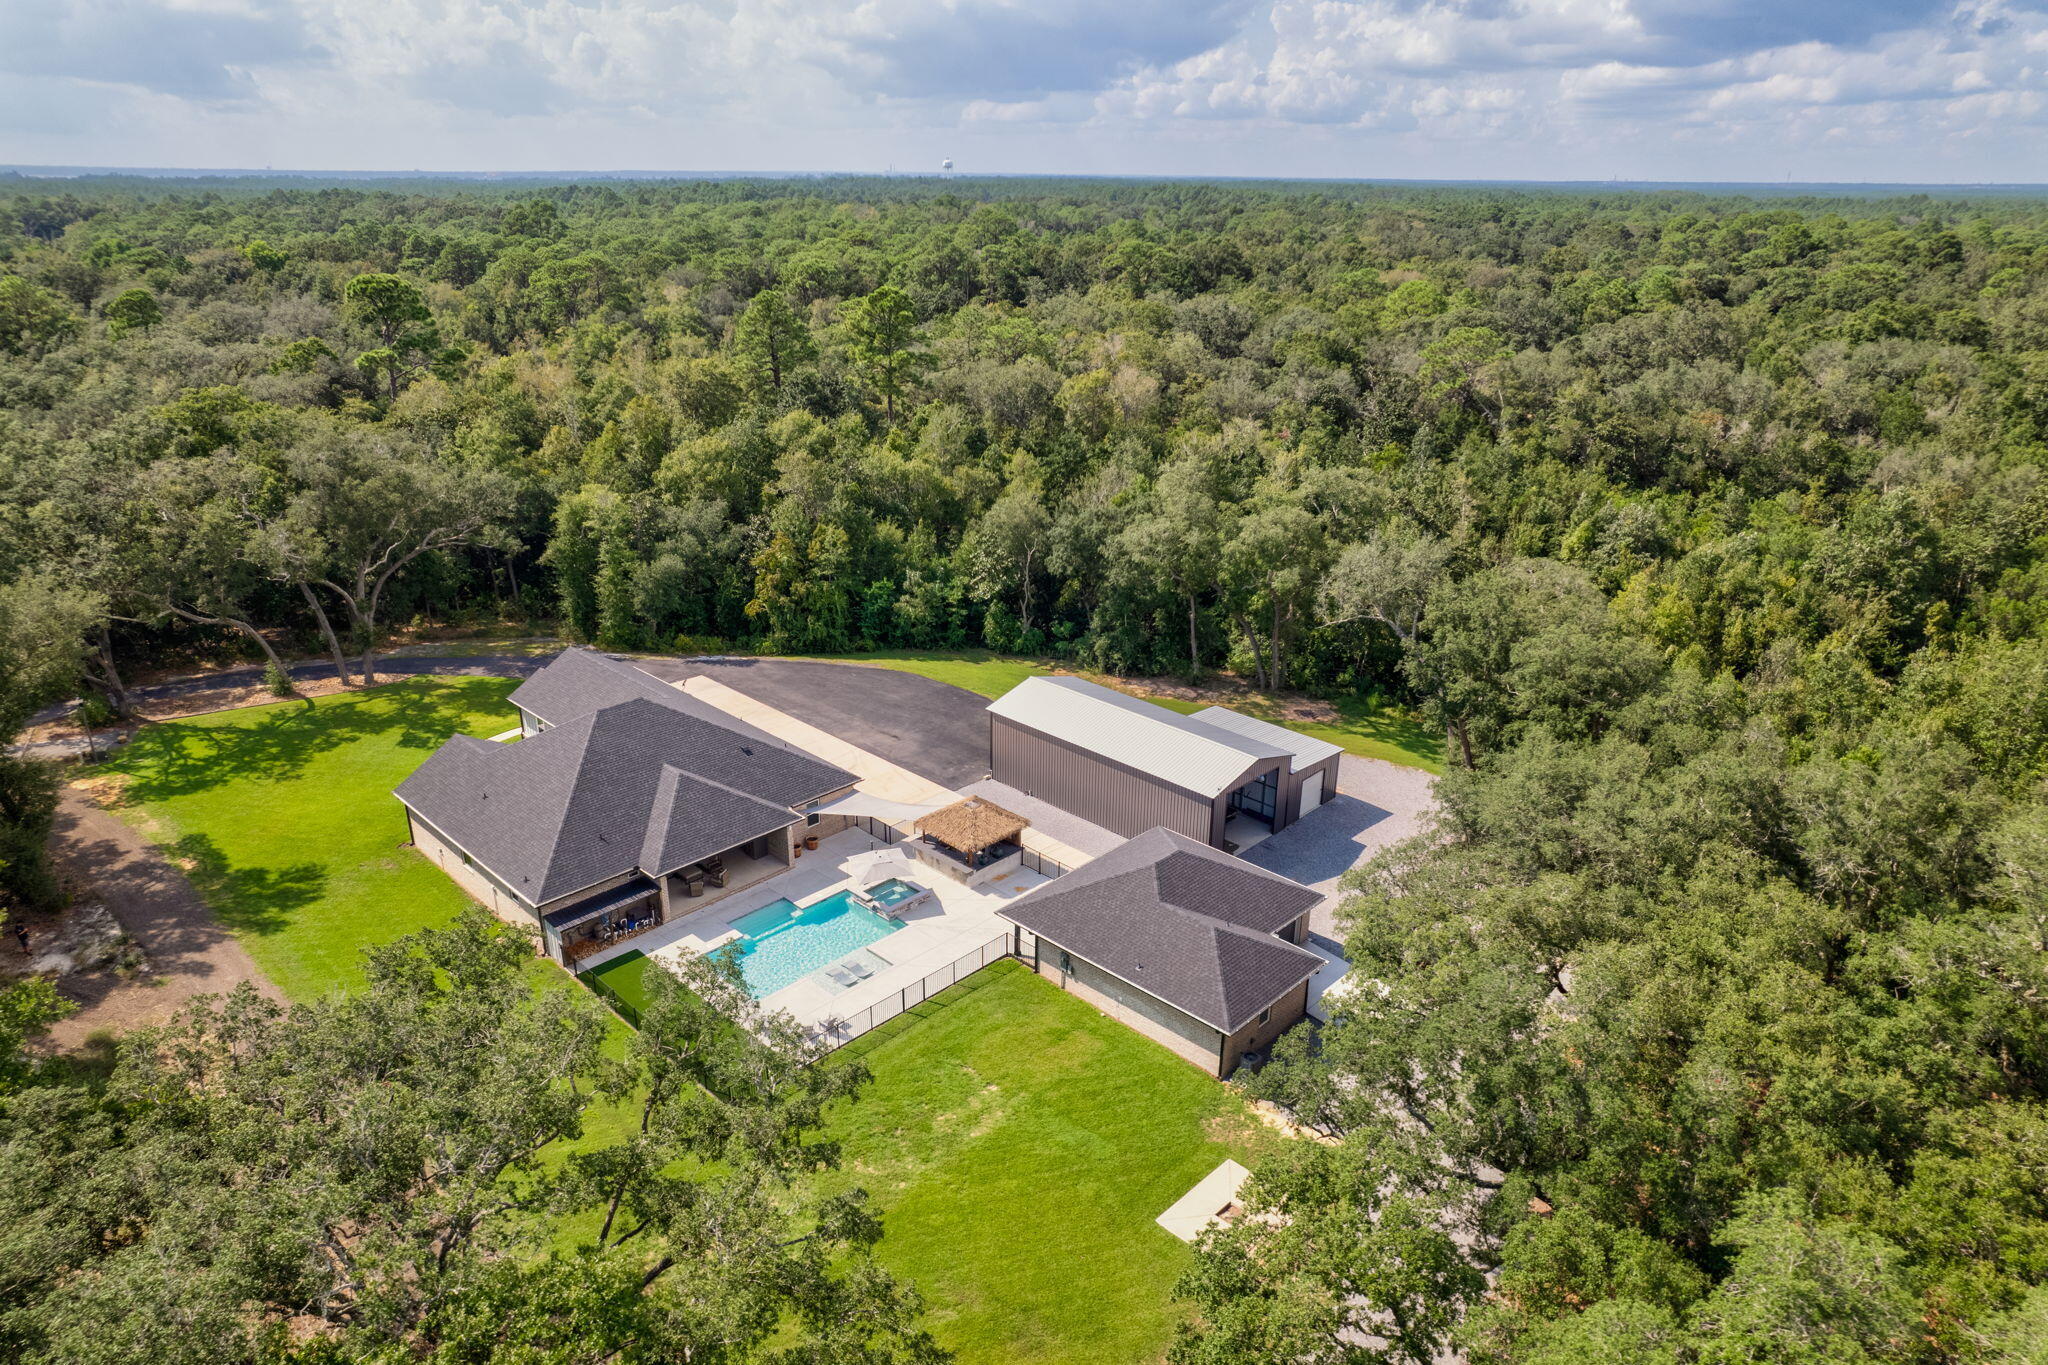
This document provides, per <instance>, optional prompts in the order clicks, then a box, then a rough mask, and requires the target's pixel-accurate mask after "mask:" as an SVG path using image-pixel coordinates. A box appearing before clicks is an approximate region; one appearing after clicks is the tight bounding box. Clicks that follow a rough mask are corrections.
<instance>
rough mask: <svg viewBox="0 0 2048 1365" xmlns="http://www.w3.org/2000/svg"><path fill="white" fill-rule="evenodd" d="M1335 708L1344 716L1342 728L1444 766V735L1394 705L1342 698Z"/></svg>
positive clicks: (1363, 737) (1438, 765)
mask: <svg viewBox="0 0 2048 1365" xmlns="http://www.w3.org/2000/svg"><path fill="white" fill-rule="evenodd" d="M1337 711H1338V714H1340V715H1341V716H1343V718H1344V721H1343V728H1344V729H1345V730H1346V731H1348V732H1350V733H1351V734H1354V735H1357V736H1359V737H1360V738H1361V739H1367V740H1372V741H1375V742H1377V743H1380V744H1385V745H1389V746H1391V747H1393V748H1396V749H1405V750H1407V751H1408V752H1409V753H1411V754H1414V755H1415V756H1416V757H1417V758H1420V759H1423V760H1425V761H1427V762H1429V763H1433V764H1435V765H1436V766H1437V767H1439V768H1441V767H1442V766H1443V762H1444V737H1443V735H1442V734H1440V733H1438V732H1437V731H1435V730H1433V729H1430V728H1429V727H1428V726H1426V725H1423V724H1421V723H1420V722H1418V721H1416V720H1414V719H1412V718H1411V717H1409V716H1407V715H1404V714H1403V713H1402V712H1401V711H1399V710H1398V709H1396V708H1395V707H1393V706H1390V705H1386V704H1383V703H1379V702H1374V701H1369V700H1368V701H1343V702H1339V703H1338V704H1337Z"/></svg>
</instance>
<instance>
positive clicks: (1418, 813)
mask: <svg viewBox="0 0 2048 1365" xmlns="http://www.w3.org/2000/svg"><path fill="white" fill-rule="evenodd" d="M1435 787H1436V778H1435V776H1434V775H1433V774H1430V773H1426V772H1423V771H1422V770H1421V769H1419V768H1404V767H1402V766H1401V765H1399V764H1398V763H1388V762H1385V761H1384V760H1382V759H1377V758H1359V757H1356V756H1355V755H1352V754H1346V755H1344V757H1343V758H1342V759H1340V760H1338V764H1337V792H1338V794H1337V796H1336V797H1334V798H1333V799H1331V800H1329V801H1326V802H1324V803H1323V805H1322V807H1321V808H1320V809H1318V810H1316V811H1315V812H1314V813H1312V814H1310V815H1309V816H1308V817H1307V818H1305V819H1302V820H1297V821H1296V822H1295V823H1293V824H1291V825H1289V826H1288V827H1287V828H1286V829H1283V830H1281V831H1280V832H1279V833H1278V834H1275V835H1274V836H1273V837H1271V838H1270V839H1264V840H1261V841H1260V842H1259V843H1256V844H1254V845H1252V846H1251V847H1250V848H1248V849H1246V850H1245V851H1244V855H1243V856H1244V860H1245V861H1246V862H1248V863H1256V864H1258V865H1259V866H1260V867H1264V868H1269V869H1271V870H1272V871H1274V872H1278V873H1279V874H1280V875H1282V876H1283V877H1292V878H1294V880H1296V881H1298V882H1301V883H1303V884H1304V885H1306V886H1312V887H1314V888H1315V889H1316V890H1318V891H1321V892H1322V893H1323V903H1322V904H1321V905H1319V906H1317V907H1316V908H1315V910H1314V912H1313V913H1312V914H1311V915H1310V917H1309V927H1310V928H1311V929H1313V930H1314V931H1315V932H1317V933H1319V934H1324V935H1327V936H1329V937H1331V938H1338V939H1341V937H1342V935H1341V934H1339V933H1338V932H1337V928H1336V908H1337V900H1338V897H1337V895H1336V890H1337V880H1338V878H1340V877H1342V876H1343V875H1344V874H1345V873H1346V872H1349V871H1350V870H1351V869H1352V868H1354V867H1356V866H1358V865H1359V864H1360V863H1363V862H1365V861H1366V860H1367V859H1369V858H1371V857H1372V856H1373V854H1375V853H1377V852H1379V851H1380V850H1381V849H1383V848H1386V847H1388V846H1389V845H1391V844H1398V843H1400V842H1401V841H1402V840H1403V839H1407V838H1410V837H1412V836H1414V835H1417V834H1420V833H1422V832H1423V831H1424V830H1425V829H1426V828H1427V827H1428V825H1429V820H1430V813H1431V812H1432V811H1434V810H1435V809H1436V796H1435Z"/></svg>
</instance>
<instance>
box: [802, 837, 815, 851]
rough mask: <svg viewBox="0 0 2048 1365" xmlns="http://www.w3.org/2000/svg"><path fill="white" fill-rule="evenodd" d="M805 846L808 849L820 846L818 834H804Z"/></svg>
mask: <svg viewBox="0 0 2048 1365" xmlns="http://www.w3.org/2000/svg"><path fill="white" fill-rule="evenodd" d="M804 847H805V848H808V849H816V848H817V847H818V836H817V835H815V834H806V835H805V836H804Z"/></svg>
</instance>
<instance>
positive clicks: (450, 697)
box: [118, 681, 475, 802]
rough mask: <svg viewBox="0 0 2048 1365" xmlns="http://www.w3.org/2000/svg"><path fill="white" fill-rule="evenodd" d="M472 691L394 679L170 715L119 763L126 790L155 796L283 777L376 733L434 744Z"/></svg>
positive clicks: (425, 746) (464, 711)
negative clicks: (191, 715)
mask: <svg viewBox="0 0 2048 1365" xmlns="http://www.w3.org/2000/svg"><path fill="white" fill-rule="evenodd" d="M474 706H475V698H474V697H473V696H472V695H471V694H470V693H468V692H465V691H451V690H449V685H448V684H446V683H437V682H426V681H422V682H419V683H414V682H412V681H407V682H401V683H392V684H389V685H387V686H383V687H379V688H377V689H375V690H374V691H369V692H362V693H357V694H354V695H351V696H347V697H342V698H339V699H337V700H335V701H331V702H328V703H326V704H324V705H319V706H315V705H314V704H313V703H312V702H311V701H306V700H301V701H299V702H297V703H288V704H285V705H281V706H275V707H270V708H267V709H265V710H264V711H263V712H262V713H260V714H256V715H251V716H249V717H247V718H246V719H243V718H238V719H237V720H236V722H235V723H232V724H226V725H220V724H215V725H195V724H191V723H183V722H178V721H167V722H164V723H162V724H158V725H146V726H144V727H143V728H142V729H141V730H139V731H137V733H136V735H135V738H134V739H133V740H132V741H130V743H129V745H128V747H127V749H126V750H124V751H123V753H122V755H121V757H120V760H119V765H118V766H119V768H120V769H121V770H122V771H124V772H126V773H127V774H128V775H129V779H128V782H127V784H126V786H125V787H124V789H123V796H124V797H125V798H126V799H127V800H130V801H143V802H148V801H156V800H161V799H163V798H166V797H173V796H190V795H192V794H194V793H197V792H203V791H210V790H212V789H213V788H216V787H220V786H223V785H226V784H228V783H233V782H282V781H287V780H289V779H291V778H294V777H297V776H299V775H300V774H301V773H303V772H304V771H305V769H306V766H307V764H309V763H311V762H312V761H313V760H314V759H315V758H317V757H318V756H319V755H321V754H324V753H329V752H332V751H333V750H335V749H339V748H342V747H344V746H346V745H349V744H353V743H356V742H357V741H359V740H363V739H368V738H372V737H374V736H378V735H392V736H395V741H394V742H395V743H396V745H397V747H399V748H402V749H419V750H425V751H432V750H434V749H437V748H439V747H440V746H441V745H442V744H443V743H444V742H446V741H447V740H448V738H449V737H450V736H451V735H453V734H454V733H455V732H456V731H457V730H458V729H460V728H461V725H462V722H463V721H464V720H465V719H467V716H468V713H469V711H470V710H471V709H472V708H473V707H474Z"/></svg>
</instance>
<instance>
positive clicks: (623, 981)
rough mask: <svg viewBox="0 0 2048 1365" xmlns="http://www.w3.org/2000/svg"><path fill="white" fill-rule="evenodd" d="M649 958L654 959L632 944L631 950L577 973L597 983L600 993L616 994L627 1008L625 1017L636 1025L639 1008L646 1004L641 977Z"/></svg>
mask: <svg viewBox="0 0 2048 1365" xmlns="http://www.w3.org/2000/svg"><path fill="white" fill-rule="evenodd" d="M653 962H654V959H652V958H650V957H648V956H647V954H645V953H643V952H641V951H640V950H639V949H638V948H635V949H633V950H632V951H631V952H627V953H621V954H620V955H619V956H617V957H615V958H613V959H612V960H611V961H609V962H607V963H605V964H604V965H602V966H599V967H593V968H591V969H590V970H589V971H587V972H579V973H578V975H579V976H581V977H583V978H584V979H586V980H589V981H593V982H597V983H600V985H601V986H602V989H600V990H598V994H599V995H600V996H602V995H604V994H605V993H606V992H607V991H609V992H610V993H611V994H612V995H613V996H614V997H616V998H617V1000H618V1002H619V1003H620V1004H622V1005H624V1006H625V1007H626V1009H627V1010H630V1011H631V1013H629V1014H626V1015H625V1016H624V1017H625V1019H626V1021H627V1022H628V1023H630V1024H632V1025H634V1026H635V1027H636V1028H637V1027H638V1026H639V1023H640V1011H641V1010H643V1009H645V1008H647V986H646V982H645V979H644V978H645V977H646V975H647V969H648V967H650V966H652V965H653Z"/></svg>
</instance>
